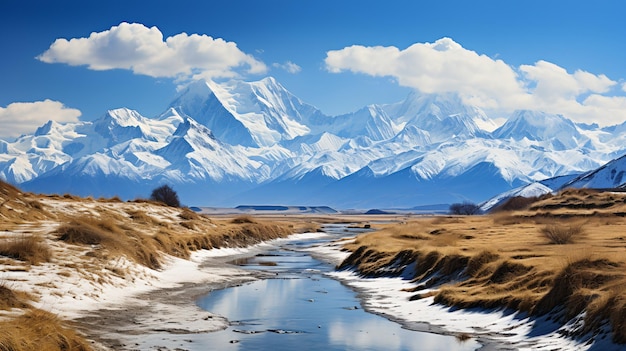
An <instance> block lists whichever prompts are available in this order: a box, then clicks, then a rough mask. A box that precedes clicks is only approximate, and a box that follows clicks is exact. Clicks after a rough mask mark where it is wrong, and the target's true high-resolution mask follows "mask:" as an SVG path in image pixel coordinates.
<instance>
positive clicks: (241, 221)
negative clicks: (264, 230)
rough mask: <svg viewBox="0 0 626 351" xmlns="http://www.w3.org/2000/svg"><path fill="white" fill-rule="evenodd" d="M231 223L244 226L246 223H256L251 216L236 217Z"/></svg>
mask: <svg viewBox="0 0 626 351" xmlns="http://www.w3.org/2000/svg"><path fill="white" fill-rule="evenodd" d="M231 223H233V224H244V223H254V219H253V218H252V217H251V216H245V215H244V216H238V217H235V218H234V219H233V220H232V221H231Z"/></svg>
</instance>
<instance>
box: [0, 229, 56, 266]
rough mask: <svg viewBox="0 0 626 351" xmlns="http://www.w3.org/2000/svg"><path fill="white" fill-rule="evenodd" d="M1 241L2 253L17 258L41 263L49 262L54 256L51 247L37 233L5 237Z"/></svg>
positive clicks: (0, 252) (0, 248) (0, 249)
mask: <svg viewBox="0 0 626 351" xmlns="http://www.w3.org/2000/svg"><path fill="white" fill-rule="evenodd" d="M1 240H2V241H0V255H2V256H6V257H10V258H13V259H16V260H20V261H25V262H29V263H30V264H39V263H41V262H48V261H50V258H51V257H52V253H51V252H50V248H49V247H48V246H47V245H46V244H44V243H43V240H42V239H41V237H39V236H36V235H22V236H19V237H15V238H5V239H1Z"/></svg>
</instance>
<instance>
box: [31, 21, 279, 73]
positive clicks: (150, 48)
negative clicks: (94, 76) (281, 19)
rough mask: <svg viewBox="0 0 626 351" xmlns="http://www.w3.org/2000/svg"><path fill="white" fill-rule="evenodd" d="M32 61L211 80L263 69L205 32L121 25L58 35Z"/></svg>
mask: <svg viewBox="0 0 626 351" xmlns="http://www.w3.org/2000/svg"><path fill="white" fill-rule="evenodd" d="M37 59H39V60H41V61H43V62H46V63H65V64H69V65H72V66H81V65H86V66H87V67H88V68H90V69H92V70H110V69H128V70H131V71H133V72H134V73H136V74H143V75H147V76H151V77H168V78H178V79H200V78H205V79H211V78H220V77H235V76H238V75H240V74H242V73H250V74H258V73H265V72H266V71H267V67H266V65H265V64H264V63H263V62H261V61H258V60H256V59H255V58H254V57H253V56H252V55H249V54H246V53H244V52H243V51H241V50H240V49H239V48H238V47H237V44H236V43H234V42H229V41H225V40H224V39H221V38H212V37H210V36H208V35H204V34H202V35H201V34H191V35H189V34H187V33H180V34H176V35H174V36H171V37H168V38H165V39H164V38H163V33H161V31H160V30H159V29H158V28H157V27H150V28H148V27H146V26H144V25H143V24H140V23H126V22H123V23H120V24H119V25H118V26H113V27H111V28H110V29H108V30H105V31H102V32H97V33H96V32H94V33H91V34H90V35H89V37H87V38H73V39H70V40H67V39H63V38H60V39H57V40H55V41H54V43H52V45H50V47H49V48H48V50H46V51H45V52H44V53H42V54H41V55H39V56H38V57H37Z"/></svg>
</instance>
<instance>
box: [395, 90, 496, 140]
mask: <svg viewBox="0 0 626 351" xmlns="http://www.w3.org/2000/svg"><path fill="white" fill-rule="evenodd" d="M384 109H385V111H386V112H387V114H388V115H389V116H394V117H393V120H394V122H395V123H396V124H397V125H399V126H401V127H404V126H406V125H414V126H416V127H417V128H419V129H422V130H424V131H427V132H428V133H430V135H431V138H432V140H433V141H434V142H438V141H444V140H449V139H450V138H460V139H465V138H473V137H477V136H478V137H482V136H486V135H487V134H488V133H487V131H485V130H483V129H482V128H481V127H479V125H478V124H477V122H478V123H479V124H480V125H481V126H490V125H493V124H494V122H493V121H492V120H491V119H489V117H487V115H486V114H485V112H484V111H483V110H481V109H480V108H478V107H476V106H471V105H467V104H465V103H463V100H462V99H461V97H460V96H459V95H458V94H453V93H444V94H421V93H418V92H415V91H414V92H411V93H410V94H409V96H408V97H407V98H406V99H405V100H404V101H402V102H399V103H396V104H391V105H387V106H384Z"/></svg>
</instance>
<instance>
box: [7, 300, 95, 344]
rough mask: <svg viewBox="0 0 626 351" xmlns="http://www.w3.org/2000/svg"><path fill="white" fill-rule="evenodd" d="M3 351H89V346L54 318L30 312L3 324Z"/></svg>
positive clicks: (39, 311)
mask: <svg viewBox="0 0 626 351" xmlns="http://www.w3.org/2000/svg"><path fill="white" fill-rule="evenodd" d="M0 330H1V331H2V332H1V333H0V350H2V351H27V350H28V351H31V350H38V351H57V350H67V351H89V350H91V347H90V346H89V343H88V342H87V341H86V340H85V339H84V338H83V337H82V336H80V335H78V334H77V333H76V332H74V331H73V330H71V329H69V328H68V327H67V326H65V325H64V323H63V321H61V320H60V319H59V318H58V317H56V316H55V315H53V314H51V313H49V312H46V311H42V310H37V309H33V310H28V311H27V312H26V313H24V314H23V315H21V316H19V317H16V318H13V319H11V320H4V321H2V322H0Z"/></svg>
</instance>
